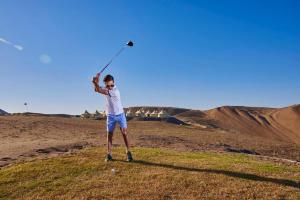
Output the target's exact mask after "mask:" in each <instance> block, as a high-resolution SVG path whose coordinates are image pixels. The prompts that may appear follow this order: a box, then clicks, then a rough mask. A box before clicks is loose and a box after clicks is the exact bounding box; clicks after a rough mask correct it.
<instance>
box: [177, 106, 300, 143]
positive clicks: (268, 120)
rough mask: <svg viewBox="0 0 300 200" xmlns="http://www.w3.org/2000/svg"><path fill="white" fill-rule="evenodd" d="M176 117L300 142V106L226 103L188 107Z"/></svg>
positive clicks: (231, 130) (233, 130) (211, 125)
mask: <svg viewBox="0 0 300 200" xmlns="http://www.w3.org/2000/svg"><path fill="white" fill-rule="evenodd" d="M176 117H177V118H178V119H180V120H183V121H185V122H187V123H190V124H198V125H199V126H203V127H215V128H219V129H223V130H227V131H230V132H236V133H239V134H246V135H249V136H259V137H264V138H268V139H275V140H280V141H286V142H295V143H298V144H299V143H300V105H294V106H290V107H286V108H259V107H243V106H223V107H218V108H215V109H211V110H206V111H198V110H189V111H186V112H183V113H180V114H177V115H176Z"/></svg>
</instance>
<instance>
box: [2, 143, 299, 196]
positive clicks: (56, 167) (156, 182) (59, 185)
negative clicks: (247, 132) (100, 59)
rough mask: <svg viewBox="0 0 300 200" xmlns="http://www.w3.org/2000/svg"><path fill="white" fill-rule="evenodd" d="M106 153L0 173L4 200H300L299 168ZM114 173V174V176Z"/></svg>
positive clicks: (140, 151) (213, 157) (93, 151)
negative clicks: (130, 158) (109, 159)
mask: <svg viewBox="0 0 300 200" xmlns="http://www.w3.org/2000/svg"><path fill="white" fill-rule="evenodd" d="M133 153H134V158H135V159H136V161H135V162H133V163H127V162H125V152H124V149H121V148H116V149H114V155H113V156H114V158H115V159H116V161H113V162H110V163H105V162H104V161H103V160H104V155H105V149H104V148H88V149H84V150H82V151H80V152H79V153H76V154H74V155H68V156H60V157H55V158H48V159H43V160H35V161H32V162H25V163H20V164H16V165H13V166H10V167H6V168H3V169H1V170H0V199H93V198H94V199H124V198H125V199H172V198H173V199H202V198H203V199H206V198H213V199H226V198H233V199H240V198H241V197H244V198H245V199H246V198H250V199H254V198H258V199H262V198H264V199H282V198H284V199H299V197H300V183H299V179H300V167H297V166H286V165H283V164H278V163H274V162H269V161H268V162H267V161H261V160H257V159H256V158H255V157H251V156H247V155H241V154H230V153H214V152H198V153H195V152H177V151H174V150H168V149H160V148H155V149H153V148H134V149H133ZM111 169H115V170H116V173H115V174H113V173H112V172H111Z"/></svg>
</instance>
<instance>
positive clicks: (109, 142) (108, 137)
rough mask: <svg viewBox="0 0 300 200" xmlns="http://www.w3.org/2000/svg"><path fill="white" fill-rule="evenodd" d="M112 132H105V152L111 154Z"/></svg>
mask: <svg viewBox="0 0 300 200" xmlns="http://www.w3.org/2000/svg"><path fill="white" fill-rule="evenodd" d="M112 141H113V133H112V132H107V154H109V155H111V149H112Z"/></svg>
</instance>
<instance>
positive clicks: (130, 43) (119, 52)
mask: <svg viewBox="0 0 300 200" xmlns="http://www.w3.org/2000/svg"><path fill="white" fill-rule="evenodd" d="M132 46H133V42H132V41H131V40H129V41H128V42H127V43H126V44H125V45H124V46H123V47H122V48H121V49H120V50H119V51H118V52H117V53H116V54H115V55H114V56H113V57H112V59H111V60H110V61H109V62H108V63H107V64H106V65H105V66H104V67H103V68H102V69H101V71H100V72H99V73H97V75H98V74H101V73H102V72H103V71H104V70H105V69H106V68H107V67H108V66H109V65H110V64H111V63H112V61H113V60H114V59H115V58H116V57H118V56H119V55H120V54H121V53H122V52H123V51H124V49H125V48H126V47H132Z"/></svg>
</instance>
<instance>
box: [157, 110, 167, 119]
mask: <svg viewBox="0 0 300 200" xmlns="http://www.w3.org/2000/svg"><path fill="white" fill-rule="evenodd" d="M168 116H169V114H168V113H167V112H166V111H164V110H161V111H160V112H159V113H158V114H157V117H159V118H167V117H168Z"/></svg>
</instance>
